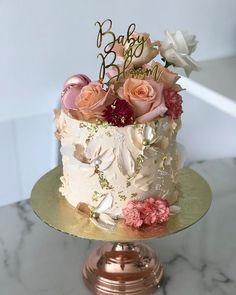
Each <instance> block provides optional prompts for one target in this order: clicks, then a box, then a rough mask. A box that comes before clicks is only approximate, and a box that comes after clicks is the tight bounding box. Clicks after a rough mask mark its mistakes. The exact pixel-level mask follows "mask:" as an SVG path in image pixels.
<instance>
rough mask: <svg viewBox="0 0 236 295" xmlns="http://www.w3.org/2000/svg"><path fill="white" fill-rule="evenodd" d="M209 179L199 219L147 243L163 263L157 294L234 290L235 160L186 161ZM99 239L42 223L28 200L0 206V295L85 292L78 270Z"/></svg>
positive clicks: (222, 294)
mask: <svg viewBox="0 0 236 295" xmlns="http://www.w3.org/2000/svg"><path fill="white" fill-rule="evenodd" d="M191 166H192V168H194V169H195V170H196V171H198V172H199V173H200V174H201V175H203V176H204V177H205V178H206V179H207V181H208V182H209V184H210V186H211V188H212V191H213V204H212V207H211V209H210V211H209V212H208V214H207V216H205V217H204V218H203V219H202V220H201V221H200V222H198V223H197V224H196V225H194V226H192V227H191V228H189V229H186V230H184V231H183V232H180V233H178V234H175V235H173V236H169V237H166V238H161V239H159V240H157V239H156V240H152V241H150V242H148V244H149V245H150V246H151V247H152V248H153V249H155V250H156V251H158V253H159V254H160V256H161V260H162V262H163V264H164V267H165V279H164V282H163V284H162V287H161V288H160V290H159V291H158V292H157V293H158V294H160V295H185V294H186V295H211V294H212V295H213V294H214V295H234V294H236V226H235V211H236V198H235V197H236V181H235V179H236V159H222V160H214V161H208V162H198V163H194V164H192V165H191ZM98 245H100V242H94V241H89V240H82V239H79V238H75V237H71V236H69V235H66V234H62V233H60V232H57V231H55V230H53V229H51V228H49V227H48V226H47V225H45V224H43V223H42V222H41V221H40V220H39V219H38V218H37V217H36V216H35V215H34V213H33V212H32V210H31V207H30V205H29V203H28V201H23V202H19V203H15V204H13V205H10V206H5V207H1V208H0V294H1V295H41V294H42V295H78V294H79V295H89V294H91V293H90V292H89V291H88V290H87V289H86V288H85V287H84V285H83V282H82V279H81V269H82V265H83V262H84V260H85V257H86V256H87V255H88V253H89V252H90V251H91V249H93V248H94V247H97V246H98Z"/></svg>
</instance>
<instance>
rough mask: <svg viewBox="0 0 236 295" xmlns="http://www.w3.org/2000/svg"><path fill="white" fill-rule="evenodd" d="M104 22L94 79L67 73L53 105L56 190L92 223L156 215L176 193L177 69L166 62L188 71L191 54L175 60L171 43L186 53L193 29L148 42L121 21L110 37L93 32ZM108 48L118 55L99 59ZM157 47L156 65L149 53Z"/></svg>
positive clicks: (140, 221)
mask: <svg viewBox="0 0 236 295" xmlns="http://www.w3.org/2000/svg"><path fill="white" fill-rule="evenodd" d="M104 23H105V22H104ZM104 23H102V24H100V23H99V25H100V30H99V34H100V35H99V37H98V40H99V42H98V48H100V47H101V44H102V43H103V40H102V38H103V36H105V35H106V34H108V35H109V37H110V38H112V39H111V40H110V42H109V46H105V49H104V52H103V53H100V57H101V56H102V57H103V62H102V65H101V68H100V74H99V80H98V81H91V80H90V78H88V77H87V76H86V75H83V74H78V75H74V76H72V77H70V78H69V79H67V81H66V82H65V84H64V88H63V91H62V108H61V109H60V110H57V111H56V127H57V131H56V136H57V138H58V139H59V140H60V142H61V154H62V163H63V176H62V177H61V182H62V185H61V188H60V192H61V194H62V195H63V196H64V197H65V198H66V200H67V201H68V202H69V203H70V204H71V205H72V206H73V207H75V208H77V209H78V210H80V211H81V212H82V213H85V215H86V214H87V217H89V218H91V219H92V220H94V221H96V224H99V222H100V223H103V225H104V224H106V223H108V224H109V225H111V224H112V225H114V224H115V223H114V222H113V221H112V220H113V219H114V218H124V221H125V223H126V224H127V225H128V226H132V227H135V228H139V227H141V226H143V225H155V224H157V223H158V224H159V223H163V222H165V221H167V220H168V217H169V214H170V212H171V210H170V208H171V205H173V204H174V203H175V202H176V201H177V199H178V189H177V182H176V175H177V170H178V168H179V157H178V152H177V144H176V135H177V132H178V130H179V128H180V125H181V113H182V98H181V96H180V94H179V92H180V91H181V90H182V89H181V87H180V85H178V84H177V81H178V79H179V76H178V75H177V74H176V73H174V72H172V71H170V70H169V69H168V67H169V66H171V65H175V66H179V67H180V66H182V67H183V68H184V69H185V71H186V73H189V72H190V71H191V66H192V65H193V64H194V61H193V60H192V59H191V57H190V56H189V59H183V60H182V65H181V60H180V57H181V54H180V52H179V50H180V51H181V48H183V47H184V46H185V47H184V48H185V51H186V50H187V49H188V50H189V54H190V53H191V52H192V51H193V50H194V48H193V47H194V44H195V43H194V42H196V40H195V36H193V35H186V34H184V33H182V32H180V31H178V34H177V33H174V34H171V33H168V34H167V38H166V40H164V41H162V42H161V41H156V42H151V40H150V37H149V34H147V33H137V32H134V31H133V32H132V33H131V32H130V27H129V31H128V33H127V34H126V35H125V36H123V37H122V36H119V37H117V38H116V36H115V34H109V32H107V31H106V32H103V33H101V32H102V30H103V24H104ZM131 27H132V26H131ZM110 30H111V28H110ZM181 34H182V35H181ZM111 36H112V37H111ZM170 37H171V38H172V39H171V38H170ZM168 38H169V39H168ZM170 40H172V43H171V41H170ZM173 40H174V41H173ZM168 42H169V43H170V44H169V43H168ZM173 42H176V43H175V44H174V43H173ZM178 42H179V43H181V42H182V43H184V44H182V47H181V44H179V43H178ZM191 42H192V43H191ZM168 44H169V45H168ZM178 44H179V45H180V46H179V47H178V46H177V45H178ZM167 45H168V46H167ZM174 45H175V46H174ZM176 46H177V47H176ZM195 47H196V46H195ZM109 54H112V56H113V57H114V55H115V56H118V57H119V58H120V59H121V60H122V61H123V63H122V64H115V60H116V59H114V60H113V63H112V64H111V63H110V64H108V65H106V57H107V56H108V55H109ZM158 54H160V55H161V57H162V60H163V61H164V62H165V64H164V65H162V64H161V63H160V62H155V61H153V58H154V57H156V56H158ZM184 54H185V57H186V54H187V52H185V53H184ZM190 61H191V62H190ZM192 69H194V67H193V68H192ZM106 76H107V77H108V78H109V80H108V81H105V77H106ZM101 207H102V209H101ZM172 207H173V206H172ZM95 213H96V214H95ZM113 223H114V224H113Z"/></svg>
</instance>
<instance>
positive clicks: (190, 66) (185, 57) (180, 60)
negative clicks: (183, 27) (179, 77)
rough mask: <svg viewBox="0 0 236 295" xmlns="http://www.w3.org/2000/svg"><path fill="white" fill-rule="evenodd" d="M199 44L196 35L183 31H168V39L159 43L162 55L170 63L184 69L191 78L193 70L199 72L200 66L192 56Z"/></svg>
mask: <svg viewBox="0 0 236 295" xmlns="http://www.w3.org/2000/svg"><path fill="white" fill-rule="evenodd" d="M197 43H198V41H197V40H196V36H195V35H191V34H189V33H187V32H181V31H176V32H175V33H170V32H168V31H166V39H165V40H164V41H162V42H159V49H160V54H161V56H163V57H164V58H165V60H166V61H167V62H168V63H170V64H173V65H174V66H176V67H180V68H183V69H184V71H185V73H186V75H187V76H189V75H190V73H191V72H192V71H193V70H194V71H198V70H199V65H198V64H197V62H196V61H194V60H193V59H192V58H191V56H190V55H191V54H192V53H193V52H194V51H195V49H196V46H197Z"/></svg>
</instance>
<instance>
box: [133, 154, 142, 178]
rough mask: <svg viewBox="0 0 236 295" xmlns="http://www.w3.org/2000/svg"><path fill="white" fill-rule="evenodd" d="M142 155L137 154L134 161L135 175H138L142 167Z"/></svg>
mask: <svg viewBox="0 0 236 295" xmlns="http://www.w3.org/2000/svg"><path fill="white" fill-rule="evenodd" d="M143 161H144V155H142V154H139V155H138V157H137V159H136V161H135V174H138V173H139V172H140V170H141V169H142V167H143Z"/></svg>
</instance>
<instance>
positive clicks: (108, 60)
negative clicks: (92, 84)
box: [95, 19, 163, 81]
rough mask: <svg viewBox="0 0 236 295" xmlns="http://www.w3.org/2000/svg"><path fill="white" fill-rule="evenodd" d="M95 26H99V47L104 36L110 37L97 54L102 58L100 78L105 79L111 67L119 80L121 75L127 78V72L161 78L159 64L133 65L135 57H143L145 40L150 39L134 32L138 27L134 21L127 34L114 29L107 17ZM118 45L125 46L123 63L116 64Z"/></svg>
mask: <svg viewBox="0 0 236 295" xmlns="http://www.w3.org/2000/svg"><path fill="white" fill-rule="evenodd" d="M95 26H98V29H99V30H98V34H97V47H98V48H101V47H102V45H103V41H104V37H106V38H109V41H108V43H107V44H106V45H105V46H104V47H103V52H100V53H99V54H98V55H97V57H98V58H100V59H101V66H100V70H99V80H101V81H103V80H104V78H105V75H106V71H107V70H108V69H109V68H113V69H115V71H116V75H115V76H113V77H112V78H111V79H113V80H114V79H115V80H118V79H119V78H120V77H123V78H125V75H126V73H127V72H129V74H130V75H131V76H133V77H138V78H141V77H143V78H145V77H146V76H152V77H153V78H154V79H155V80H159V79H160V77H161V74H162V71H163V70H162V69H161V68H160V66H159V65H158V64H154V65H153V66H152V67H150V68H143V67H134V66H133V67H132V61H133V59H134V58H136V59H137V58H139V57H141V55H142V54H143V51H144V46H145V42H147V40H148V39H145V37H144V36H143V35H142V34H134V33H135V29H136V25H135V24H134V23H132V24H130V25H129V26H128V29H127V32H126V35H119V36H117V35H116V34H115V33H114V32H113V31H112V21H111V20H110V19H106V20H105V21H103V22H99V21H97V22H96V23H95ZM117 45H122V46H123V48H125V50H124V52H123V54H124V62H123V64H116V60H117V53H116V52H115V47H116V46H117ZM111 79H110V80H111ZM110 80H109V81H110Z"/></svg>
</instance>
